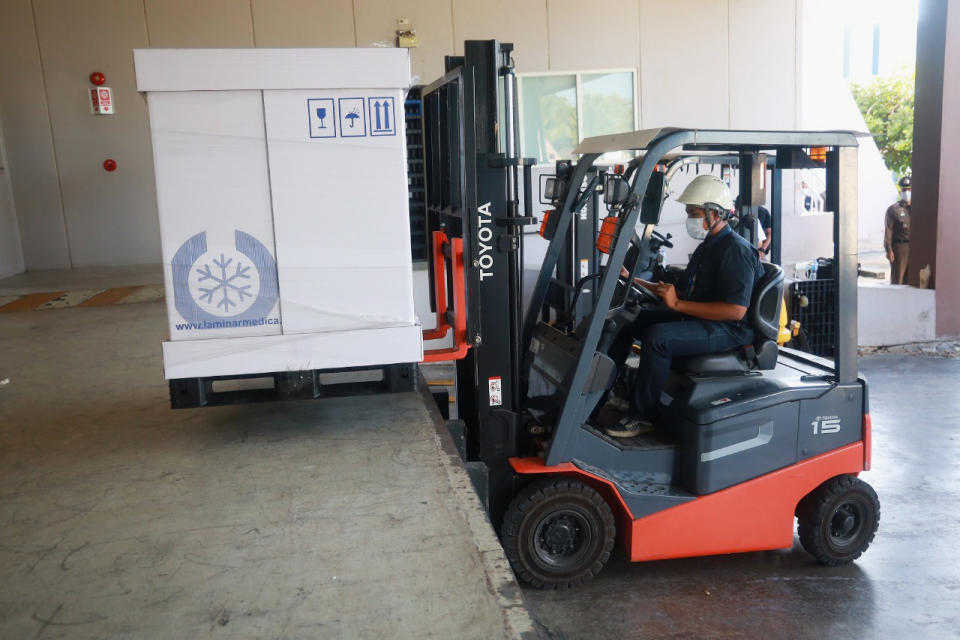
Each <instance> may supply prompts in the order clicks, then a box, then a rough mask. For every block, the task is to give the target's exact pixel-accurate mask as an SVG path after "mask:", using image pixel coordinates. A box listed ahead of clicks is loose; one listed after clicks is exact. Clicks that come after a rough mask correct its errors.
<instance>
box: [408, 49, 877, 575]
mask: <svg viewBox="0 0 960 640" xmlns="http://www.w3.org/2000/svg"><path fill="white" fill-rule="evenodd" d="M512 49H513V47H512V45H510V44H506V43H499V42H497V41H468V42H466V43H465V46H464V55H463V56H457V57H448V58H447V59H446V69H447V71H446V73H445V75H444V76H443V77H441V78H440V79H438V80H437V81H435V82H434V83H432V84H431V85H429V86H427V87H424V89H423V92H422V96H423V110H424V143H425V145H424V146H425V153H424V161H425V179H426V193H425V198H426V207H425V210H426V217H427V225H426V227H427V232H428V234H429V239H430V242H429V246H430V247H431V257H430V267H431V297H432V302H433V305H434V310H435V311H436V313H437V320H438V328H437V329H435V330H433V331H432V332H430V337H442V336H443V335H446V334H448V333H450V332H452V334H453V346H452V347H451V348H449V349H445V350H443V351H444V353H443V354H438V355H436V356H434V358H435V359H436V360H440V359H451V360H455V361H456V371H457V376H456V377H457V380H456V398H457V407H458V413H459V415H458V418H459V420H457V421H454V422H451V423H450V428H451V432H452V433H453V435H454V438H455V441H456V442H457V443H458V447H459V449H460V453H461V456H462V457H463V459H464V461H465V464H466V467H467V470H468V471H469V472H470V475H471V478H472V480H473V482H474V486H475V488H476V489H477V492H478V494H479V496H480V498H481V500H482V502H483V504H484V506H485V507H486V509H487V512H488V514H489V517H490V520H491V523H492V524H493V526H494V528H495V529H496V530H497V531H498V533H499V535H500V540H501V543H502V545H503V548H504V550H505V552H506V554H507V557H508V559H509V560H510V563H511V565H512V567H513V569H514V571H515V573H516V574H517V575H518V576H519V578H520V579H521V580H523V581H524V582H526V583H529V584H530V585H532V586H534V587H537V588H542V589H565V588H570V587H574V586H577V585H580V584H582V583H584V582H586V581H589V580H591V579H592V578H593V577H595V576H596V575H597V574H598V573H599V572H600V571H601V569H602V568H603V566H604V564H605V563H606V562H607V560H608V559H609V557H610V554H611V552H612V549H613V546H614V543H615V541H619V543H620V546H621V547H622V548H623V550H624V552H625V554H626V556H627V558H629V559H630V560H631V561H644V560H657V559H667V558H682V557H692V556H704V555H713V554H724V553H736V552H748V551H758V550H771V549H782V548H789V547H791V546H792V544H793V533H794V518H796V519H797V520H798V523H799V524H798V531H799V538H800V542H801V545H802V546H803V548H804V549H805V550H806V551H807V552H808V553H810V554H811V555H812V556H813V557H814V558H815V559H816V560H817V561H819V562H821V563H823V564H826V565H831V566H837V565H842V564H846V563H849V562H851V561H853V560H855V559H856V558H858V557H859V556H860V555H861V554H862V553H863V551H864V550H865V549H866V548H867V547H868V545H869V544H870V543H871V542H872V540H873V538H874V535H875V533H876V531H877V526H878V522H879V515H880V507H879V501H878V498H877V495H876V493H875V491H874V490H873V489H872V488H871V487H870V486H869V485H868V484H866V483H865V482H863V481H862V480H860V479H859V478H858V474H859V473H860V472H862V471H865V470H868V469H869V468H870V447H871V422H870V414H869V408H868V392H867V383H866V381H865V380H864V379H863V378H862V377H861V376H860V375H859V374H858V371H857V334H856V327H857V202H856V196H857V182H856V181H857V145H858V142H857V137H858V134H856V133H853V132H847V131H829V132H808V131H731V130H702V129H701V130H697V129H683V128H661V129H650V130H643V131H634V132H628V133H620V134H613V135H605V136H597V137H593V138H587V139H584V140H583V141H581V143H580V145H579V146H578V147H577V148H576V149H575V150H574V153H575V154H576V155H577V156H579V158H578V159H577V160H575V161H571V162H568V163H562V164H561V163H558V165H557V174H556V176H555V177H554V178H553V179H552V182H551V181H548V185H547V188H546V189H545V191H546V196H547V197H548V199H549V200H550V201H551V203H552V206H553V210H552V212H551V214H550V216H549V218H548V219H547V220H546V222H545V223H544V224H543V228H542V235H543V236H544V238H546V239H547V240H548V241H549V247H548V249H547V252H546V257H545V259H544V262H543V264H542V266H541V267H540V270H539V273H538V276H537V280H536V282H535V285H534V287H533V290H532V292H531V293H530V295H529V297H526V296H524V293H523V278H522V275H523V273H522V268H523V229H524V227H526V226H529V225H533V224H534V223H535V222H537V220H536V219H535V218H534V217H533V215H532V185H531V182H532V180H531V166H532V165H533V163H534V161H533V160H532V159H529V158H521V157H520V156H519V153H518V144H517V104H516V95H517V92H516V78H515V75H514V71H513V63H512V59H511V54H512ZM814 149H816V150H818V151H817V153H816V154H812V153H811V150H814ZM617 151H629V152H632V153H634V154H636V156H635V159H634V160H633V161H632V162H631V163H630V164H629V166H628V167H626V168H625V170H623V171H622V172H618V171H613V172H611V171H606V170H604V171H599V170H597V169H596V167H595V164H596V163H597V161H598V159H600V158H601V157H602V156H603V154H605V153H609V152H617ZM712 155H716V156H725V155H726V156H735V157H736V158H737V160H738V164H739V166H740V186H741V196H742V198H743V210H742V211H741V215H743V216H744V220H746V221H747V222H749V218H750V214H751V213H752V212H755V209H756V207H758V206H759V205H760V204H761V203H762V202H763V199H762V198H763V189H762V186H763V179H762V176H763V171H765V168H766V164H767V162H765V159H767V160H769V159H773V160H774V161H775V163H776V167H777V170H778V171H781V170H791V169H796V168H803V167H808V166H810V164H811V163H814V164H815V165H816V166H819V167H823V168H824V169H826V176H827V200H828V205H829V207H828V208H829V209H830V210H831V211H833V212H834V227H833V236H834V238H833V239H834V256H833V258H834V264H835V266H836V278H837V286H836V292H835V298H836V299H835V300H834V303H835V304H834V306H833V308H834V309H835V312H834V314H835V317H834V322H835V324H836V327H837V336H838V339H837V344H836V349H835V354H836V357H835V358H834V359H833V360H824V359H821V358H817V357H813V356H810V355H808V354H804V353H801V352H797V351H793V350H790V349H785V348H781V347H779V346H778V344H777V342H776V339H777V334H778V332H779V329H780V327H779V319H780V313H781V307H782V304H783V283H784V276H783V272H782V270H781V269H780V267H779V266H777V265H776V264H773V263H764V271H765V273H764V276H763V278H762V279H761V280H760V282H759V283H758V284H757V286H756V287H755V289H754V292H753V296H752V300H751V303H750V306H749V308H748V311H747V316H746V319H747V320H748V321H749V322H750V324H751V325H752V327H753V329H754V333H755V336H756V337H755V341H754V343H753V344H750V345H744V346H743V347H742V348H737V349H734V350H732V351H729V352H724V353H715V354H709V355H702V356H691V357H687V358H675V359H674V362H673V364H672V371H671V375H670V380H669V382H668V385H667V388H666V390H665V392H664V393H663V395H662V396H661V404H660V407H659V409H660V415H659V417H658V420H657V421H656V425H657V428H656V430H655V431H654V432H653V433H648V434H644V435H640V436H636V437H634V438H631V439H621V438H612V437H609V436H607V435H606V434H605V433H604V432H603V431H602V430H601V428H600V427H601V426H602V420H603V419H604V414H606V415H607V416H608V417H609V414H610V413H611V411H613V409H612V408H611V407H610V406H609V405H608V406H605V407H599V406H598V405H599V403H600V401H601V399H602V398H603V397H604V396H605V394H606V393H607V391H608V390H609V389H611V388H612V386H613V385H614V383H615V381H616V380H617V378H618V375H622V374H623V373H624V372H621V371H617V369H616V367H615V366H614V364H613V361H612V360H611V358H610V357H609V355H608V354H607V348H608V347H609V345H610V344H611V342H612V340H613V339H614V337H615V336H616V335H617V334H618V333H619V331H621V330H622V329H623V328H624V327H628V326H629V325H630V324H631V323H632V322H633V321H634V319H636V318H637V317H638V315H639V314H642V313H645V312H648V311H649V310H651V309H656V308H659V307H660V305H661V302H660V300H659V299H658V298H657V297H656V296H655V295H653V294H651V293H648V292H647V291H646V290H644V289H643V288H641V287H638V286H635V285H634V284H633V278H634V277H635V276H637V275H639V274H640V273H643V272H646V271H655V270H656V269H657V268H658V266H659V267H660V268H662V265H657V255H658V254H659V250H660V248H661V247H662V246H663V243H664V242H669V238H667V237H666V236H664V235H661V234H660V233H658V232H657V230H656V227H657V225H658V224H659V222H660V213H661V207H662V204H663V201H664V198H665V193H666V181H667V173H668V167H669V166H670V165H671V163H676V162H678V161H680V162H683V159H684V158H686V157H699V158H703V157H708V156H712ZM812 156H816V157H818V158H819V157H822V158H823V159H822V161H819V160H814V159H813V157H812ZM521 183H522V191H521ZM598 194H599V195H600V196H601V198H602V202H603V206H604V207H605V208H606V209H607V211H608V213H607V216H606V217H605V218H604V220H603V223H602V225H601V226H600V229H599V231H598V233H597V238H596V239H595V241H596V248H597V250H598V251H599V253H600V254H602V255H601V259H600V261H599V263H598V264H597V267H596V272H595V273H588V274H586V275H583V276H582V277H580V278H578V280H577V282H576V284H575V285H574V286H573V287H572V289H571V290H570V291H569V292H568V294H569V295H570V301H569V302H568V303H565V304H564V305H563V308H564V309H566V310H567V313H544V307H545V305H546V306H547V307H549V306H550V305H548V304H547V298H548V295H549V292H550V289H551V282H553V281H554V280H556V278H557V274H558V264H560V262H561V256H562V255H563V254H564V252H565V251H566V252H569V249H570V243H569V242H568V237H567V234H568V233H569V231H570V229H571V224H572V220H573V217H574V216H575V215H578V212H580V211H581V210H582V209H583V208H584V207H585V206H587V204H588V202H590V200H591V199H593V198H594V197H595V196H596V195H598ZM741 224H742V226H743V227H744V228H745V229H746V230H747V231H746V232H747V233H753V231H750V228H751V227H752V228H754V229H755V226H756V225H755V224H754V225H750V224H743V222H742V223H741ZM777 230H778V231H779V225H777ZM622 269H625V270H626V272H627V274H628V275H627V276H626V277H621V270H622ZM588 286H589V287H590V289H591V294H592V297H591V304H590V305H589V309H588V310H587V311H585V312H583V313H582V315H581V317H579V319H578V318H573V319H572V320H571V317H570V313H569V311H570V310H571V309H573V310H576V309H577V308H578V307H577V302H576V299H577V296H580V295H582V293H583V290H584V288H585V287H588ZM448 301H450V302H449V304H448ZM554 306H555V307H557V305H554ZM557 308H559V307H557ZM425 337H426V336H425ZM640 348H641V349H642V345H640ZM598 411H599V416H600V417H599V418H595V417H592V416H595V415H597V412H598ZM620 417H622V416H620ZM616 418H617V416H616V415H614V416H613V419H616Z"/></svg>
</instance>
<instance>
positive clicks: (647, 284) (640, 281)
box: [620, 267, 657, 293]
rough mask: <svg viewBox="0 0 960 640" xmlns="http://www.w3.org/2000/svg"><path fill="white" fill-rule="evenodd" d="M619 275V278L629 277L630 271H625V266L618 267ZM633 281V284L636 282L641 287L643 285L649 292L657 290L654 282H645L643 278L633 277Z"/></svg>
mask: <svg viewBox="0 0 960 640" xmlns="http://www.w3.org/2000/svg"><path fill="white" fill-rule="evenodd" d="M620 277H621V278H629V277H630V272H629V271H627V269H626V268H625V267H620ZM633 282H634V284H638V285H640V286H641V287H643V288H644V289H647V290H649V291H650V292H651V293H656V292H657V284H656V283H655V282H647V281H646V280H644V279H643V278H634V279H633Z"/></svg>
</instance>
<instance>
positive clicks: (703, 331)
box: [610, 310, 753, 418]
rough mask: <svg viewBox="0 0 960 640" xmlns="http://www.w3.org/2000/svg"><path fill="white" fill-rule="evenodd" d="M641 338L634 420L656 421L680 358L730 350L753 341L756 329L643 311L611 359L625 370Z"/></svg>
mask: <svg viewBox="0 0 960 640" xmlns="http://www.w3.org/2000/svg"><path fill="white" fill-rule="evenodd" d="M635 339H639V340H640V342H641V344H642V345H643V348H642V349H641V351H640V366H639V367H638V369H637V379H636V381H635V382H634V384H633V389H632V390H631V393H630V417H631V418H652V417H653V415H654V413H655V412H656V409H657V406H658V405H659V404H660V394H661V393H663V388H664V387H665V386H666V384H667V376H668V375H669V374H670V363H671V361H672V360H673V358H674V357H677V356H695V355H704V354H708V353H719V352H721V351H729V350H731V349H735V348H736V347H741V346H744V345H747V344H750V343H752V342H753V330H752V329H750V328H748V327H744V326H739V325H736V324H732V323H729V322H715V321H712V320H700V319H698V318H693V317H690V316H685V315H683V314H681V313H677V312H675V311H669V310H652V311H641V312H640V315H639V316H637V319H636V321H634V323H633V325H632V327H630V328H627V329H625V330H624V331H622V332H621V333H620V335H619V336H617V339H616V341H615V342H614V343H613V345H612V346H611V348H610V357H611V358H612V359H613V361H614V363H615V364H616V365H617V370H618V371H622V370H623V364H624V362H626V360H627V356H628V355H629V354H630V348H631V347H632V346H633V341H634V340H635Z"/></svg>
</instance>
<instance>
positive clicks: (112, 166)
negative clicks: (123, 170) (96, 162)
mask: <svg viewBox="0 0 960 640" xmlns="http://www.w3.org/2000/svg"><path fill="white" fill-rule="evenodd" d="M103 168H104V169H105V170H107V171H116V170H117V161H116V160H114V159H113V158H107V159H106V160H104V161H103Z"/></svg>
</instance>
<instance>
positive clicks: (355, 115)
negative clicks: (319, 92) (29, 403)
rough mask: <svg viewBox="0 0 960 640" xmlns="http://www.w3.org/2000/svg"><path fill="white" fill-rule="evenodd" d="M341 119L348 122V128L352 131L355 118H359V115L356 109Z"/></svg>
mask: <svg viewBox="0 0 960 640" xmlns="http://www.w3.org/2000/svg"><path fill="white" fill-rule="evenodd" d="M343 117H344V118H346V119H347V120H349V121H350V128H351V129H353V123H355V122H356V121H357V118H359V117H360V114H359V113H358V112H357V110H356V109H354V110H353V111H351V112H350V113H348V114H347V115H345V116H343Z"/></svg>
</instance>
